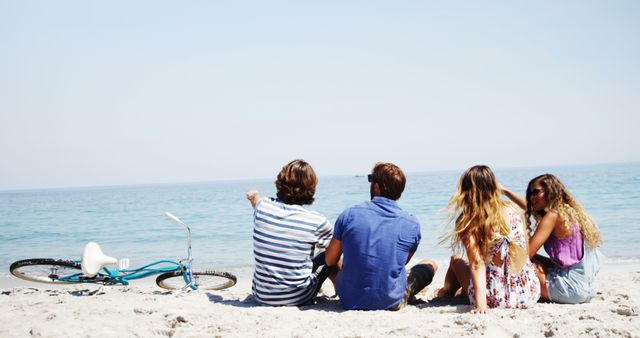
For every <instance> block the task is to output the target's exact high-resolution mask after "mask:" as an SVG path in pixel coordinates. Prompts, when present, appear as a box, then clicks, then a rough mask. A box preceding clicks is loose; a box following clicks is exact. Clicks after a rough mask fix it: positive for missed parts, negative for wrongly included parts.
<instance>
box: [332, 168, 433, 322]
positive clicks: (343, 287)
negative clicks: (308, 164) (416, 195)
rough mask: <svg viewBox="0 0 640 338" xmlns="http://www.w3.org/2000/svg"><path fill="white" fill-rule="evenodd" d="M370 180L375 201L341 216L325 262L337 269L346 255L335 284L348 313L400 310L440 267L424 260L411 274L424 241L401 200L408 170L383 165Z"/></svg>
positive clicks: (365, 203)
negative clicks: (405, 173) (400, 202)
mask: <svg viewBox="0 0 640 338" xmlns="http://www.w3.org/2000/svg"><path fill="white" fill-rule="evenodd" d="M368 178H369V182H371V185H370V193H371V201H367V202H364V203H361V204H358V205H356V206H353V207H351V208H349V209H347V210H345V211H344V212H343V213H342V214H341V215H340V216H339V217H338V219H337V220H336V223H335V229H334V234H333V239H331V243H330V244H329V247H328V248H327V250H326V252H325V254H326V256H325V261H326V263H327V265H329V266H333V265H334V264H336V263H337V262H338V260H339V258H340V255H343V258H342V269H341V270H340V271H339V272H338V275H337V277H336V282H335V285H336V291H337V293H338V295H339V296H340V303H341V304H342V306H343V307H344V308H345V309H347V310H354V309H361V310H384V309H389V310H398V309H400V308H402V307H403V306H404V305H406V303H407V301H408V300H409V299H410V298H411V297H413V296H414V295H415V294H416V293H418V292H419V291H420V290H422V289H423V288H424V287H425V286H427V285H428V284H429V283H431V280H432V279H433V276H434V274H435V272H436V269H437V265H436V263H435V262H432V261H427V260H424V261H421V262H420V263H419V264H417V265H415V266H414V267H413V268H412V269H411V272H410V274H409V276H407V273H406V268H405V265H406V264H407V263H408V262H409V260H410V259H411V257H412V256H413V253H414V252H415V251H416V249H417V248H418V244H419V243H420V224H419V223H418V220H417V218H416V217H415V216H413V215H410V214H408V213H407V212H405V211H403V210H402V209H400V207H399V206H398V204H397V202H396V201H397V200H398V199H399V198H400V195H401V194H402V191H403V190H404V187H405V183H406V178H405V176H404V173H403V172H402V170H400V168H398V167H397V166H396V165H394V164H391V163H377V164H376V165H375V167H374V168H373V171H372V173H371V174H370V175H369V176H368Z"/></svg>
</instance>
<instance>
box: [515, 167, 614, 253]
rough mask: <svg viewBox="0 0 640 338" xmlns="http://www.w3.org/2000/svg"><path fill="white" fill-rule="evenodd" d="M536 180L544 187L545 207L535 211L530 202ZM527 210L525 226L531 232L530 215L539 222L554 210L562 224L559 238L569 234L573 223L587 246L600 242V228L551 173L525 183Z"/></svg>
mask: <svg viewBox="0 0 640 338" xmlns="http://www.w3.org/2000/svg"><path fill="white" fill-rule="evenodd" d="M536 182H538V183H540V186H542V188H543V189H544V199H545V202H546V204H547V205H546V207H545V208H544V210H541V211H538V212H536V211H535V210H533V204H532V203H531V198H532V197H533V196H532V193H531V190H532V189H533V185H534V184H535V183H536ZM526 199H527V211H526V213H525V216H526V221H527V227H528V228H529V231H530V232H532V231H533V229H532V225H531V216H533V218H535V220H536V222H540V220H541V219H542V217H543V216H544V215H545V214H546V213H547V212H549V211H554V212H556V213H557V214H558V216H559V217H560V220H561V221H562V224H561V225H560V238H566V237H568V236H570V235H571V232H572V225H573V224H574V223H575V224H577V226H578V227H579V229H580V232H581V233H582V237H583V238H584V240H585V242H586V243H587V246H589V247H590V248H595V247H597V246H598V245H600V244H601V243H602V239H601V238H600V230H599V229H598V225H597V224H596V222H594V220H593V219H592V218H591V217H590V216H589V215H588V214H587V213H586V211H585V210H584V209H583V208H582V205H580V203H578V201H576V200H575V199H574V198H573V196H571V194H570V193H569V190H567V188H566V187H565V186H564V184H562V182H560V180H559V179H558V178H557V177H555V176H553V175H551V174H544V175H540V176H537V177H534V178H533V179H532V180H531V181H529V184H528V185H527V197H526Z"/></svg>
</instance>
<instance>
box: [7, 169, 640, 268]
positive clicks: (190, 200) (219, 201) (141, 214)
mask: <svg viewBox="0 0 640 338" xmlns="http://www.w3.org/2000/svg"><path fill="white" fill-rule="evenodd" d="M495 172H496V175H497V176H498V179H499V180H500V181H501V182H502V183H503V184H504V185H505V186H508V187H510V188H512V189H513V190H515V191H518V192H520V193H523V192H524V190H525V187H526V184H527V182H528V181H529V179H530V178H532V177H534V176H536V175H538V174H541V173H544V172H550V173H553V174H555V175H557V176H558V177H559V178H560V179H561V180H562V181H563V182H564V183H565V184H566V185H567V186H568V187H569V189H570V190H571V192H572V193H573V195H574V196H575V197H576V198H577V199H578V200H579V201H580V202H581V203H582V204H583V205H584V206H585V208H586V209H587V211H588V212H589V213H590V214H591V215H592V216H593V217H594V218H595V220H596V221H597V222H598V224H599V226H600V229H601V231H602V234H603V238H604V244H603V246H602V251H603V252H604V253H605V255H607V256H608V257H609V258H610V259H618V260H626V259H630V260H637V259H640V248H639V246H638V243H639V242H640V164H617V165H596V166H578V167H558V168H527V169H503V170H500V169H496V170H495ZM363 174H366V173H363ZM459 175H460V172H432V173H415V174H408V175H407V179H408V182H407V189H406V190H405V193H404V194H403V196H402V198H401V199H400V205H401V206H402V207H403V208H404V209H405V210H408V211H409V212H411V213H413V214H414V215H416V216H417V217H418V219H419V220H420V222H421V225H422V236H423V242H422V243H421V245H420V248H419V250H418V252H417V253H416V257H429V258H435V259H438V260H446V259H447V257H448V256H449V254H450V251H449V249H448V248H447V247H445V246H439V245H438V244H437V243H438V237H439V236H440V235H441V234H442V233H443V232H444V230H443V228H442V224H443V221H444V220H445V219H446V212H445V210H444V208H445V206H446V203H447V200H448V198H449V197H450V196H451V194H452V193H453V191H454V188H455V185H456V183H457V179H458V177H459ZM274 177H275V173H274ZM252 188H257V189H259V190H260V191H261V192H262V194H263V195H269V196H273V195H274V194H275V191H274V187H273V180H254V181H227V182H209V183H189V184H163V185H142V186H119V187H97V188H74V189H50V190H29V191H4V192H0V269H1V270H0V274H5V273H6V272H7V270H8V269H7V268H8V266H9V264H10V263H11V262H13V261H15V260H18V259H22V258H30V257H55V258H75V259H79V257H80V254H81V251H82V248H83V246H84V244H85V243H86V242H88V241H96V242H98V243H99V244H100V245H101V246H102V249H103V251H104V252H105V253H106V254H108V255H111V256H115V257H118V258H122V257H128V258H129V259H130V260H131V264H132V265H137V264H142V263H146V262H148V261H152V260H156V259H161V258H169V259H176V258H183V257H184V256H186V231H184V230H183V229H182V228H180V226H178V225H176V224H174V223H172V222H170V221H168V220H166V219H165V218H164V216H163V213H164V212H165V211H170V212H172V213H173V214H175V215H176V216H178V217H180V218H181V219H182V220H183V221H184V222H186V223H187V224H189V225H190V226H191V228H192V231H193V251H194V257H195V259H196V264H197V265H199V266H200V267H216V268H238V269H245V268H249V267H251V266H252V249H251V236H252V209H251V207H250V205H249V203H248V202H247V201H246V200H245V198H244V195H245V192H246V191H247V190H249V189H252ZM368 191H369V185H368V183H367V180H366V176H343V177H321V178H320V184H319V186H318V191H317V194H316V203H314V205H313V206H312V209H314V210H317V211H319V212H321V213H324V214H325V215H326V216H327V217H328V218H329V219H330V220H331V221H334V220H335V219H336V217H337V216H338V214H340V212H341V211H342V210H343V209H344V208H346V207H349V206H351V205H353V204H356V203H359V202H361V201H363V200H365V199H368V198H369V192H368Z"/></svg>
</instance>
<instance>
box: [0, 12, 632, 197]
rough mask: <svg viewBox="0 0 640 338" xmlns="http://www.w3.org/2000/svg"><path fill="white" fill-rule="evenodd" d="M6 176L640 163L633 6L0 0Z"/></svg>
mask: <svg viewBox="0 0 640 338" xmlns="http://www.w3.org/2000/svg"><path fill="white" fill-rule="evenodd" d="M0 43H1V46H2V47H1V49H0V51H1V52H0V190H11V189H33V188H53V187H76V186H103V185H125V184H147V183H169V182H197V181H216V180H235V179H254V178H272V177H275V175H276V174H277V172H278V171H279V170H280V168H281V167H282V166H283V165H284V164H286V163H287V162H289V161H290V160H292V159H296V158H303V159H305V160H307V161H308V162H309V163H311V165H312V166H313V167H314V168H315V170H316V173H317V174H318V175H319V176H320V177H322V176H332V175H351V174H365V173H368V172H369V171H370V170H371V167H372V166H373V164H374V163H376V162H378V161H388V162H394V163H396V164H398V165H399V166H400V167H401V168H403V169H404V170H405V171H406V172H424V171H435V170H464V169H465V168H467V167H469V166H472V165H475V164H480V163H482V164H487V165H490V166H493V167H501V168H505V167H527V166H541V167H544V166H558V165H574V164H593V163H612V162H615V163H618V162H637V161H640V151H639V149H640V137H638V127H640V2H638V1H562V2H559V1H535V2H530V3H525V2H509V1H481V2H479V1H447V2H436V1H156V0H154V1H86V0H83V1H18V0H16V1H7V0H0Z"/></svg>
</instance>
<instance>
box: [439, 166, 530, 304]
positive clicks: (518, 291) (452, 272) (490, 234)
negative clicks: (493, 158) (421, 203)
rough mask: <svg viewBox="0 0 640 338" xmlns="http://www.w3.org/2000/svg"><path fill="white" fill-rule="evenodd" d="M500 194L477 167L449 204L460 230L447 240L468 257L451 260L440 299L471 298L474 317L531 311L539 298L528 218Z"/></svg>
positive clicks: (485, 169) (483, 168) (486, 170)
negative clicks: (490, 312)
mask: <svg viewBox="0 0 640 338" xmlns="http://www.w3.org/2000/svg"><path fill="white" fill-rule="evenodd" d="M501 192H502V191H501V189H500V188H499V184H498V182H497V181H496V178H495V175H494V174H493V172H492V171H491V169H490V168H489V167H487V166H484V165H478V166H474V167H471V168H469V169H468V170H467V171H465V172H464V173H463V174H462V176H461V177H460V181H459V182H458V187H457V189H456V192H455V194H454V195H453V196H452V197H451V199H450V200H449V204H448V207H449V210H450V214H451V217H450V220H449V221H450V223H451V222H454V220H455V223H454V224H455V225H454V229H453V230H452V231H451V232H450V233H449V234H448V235H446V236H445V238H444V239H443V241H446V240H451V245H452V247H453V248H454V249H460V248H463V249H464V251H465V252H466V254H467V258H464V257H462V256H458V255H454V256H452V257H451V263H450V265H449V269H448V271H447V274H446V276H445V282H444V286H443V287H442V289H440V290H438V296H444V295H463V296H464V295H467V296H468V298H469V302H470V303H471V305H473V308H472V310H471V312H472V313H486V311H487V308H528V307H531V306H532V305H533V304H535V303H536V302H537V301H538V299H539V298H540V282H539V281H538V278H537V277H536V274H535V271H534V266H533V264H532V263H531V261H530V260H529V257H528V255H527V235H526V229H525V227H524V219H523V215H522V213H521V212H519V211H518V210H517V208H516V207H515V206H514V205H513V204H512V203H510V202H508V201H505V200H503V199H502V198H501Z"/></svg>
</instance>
